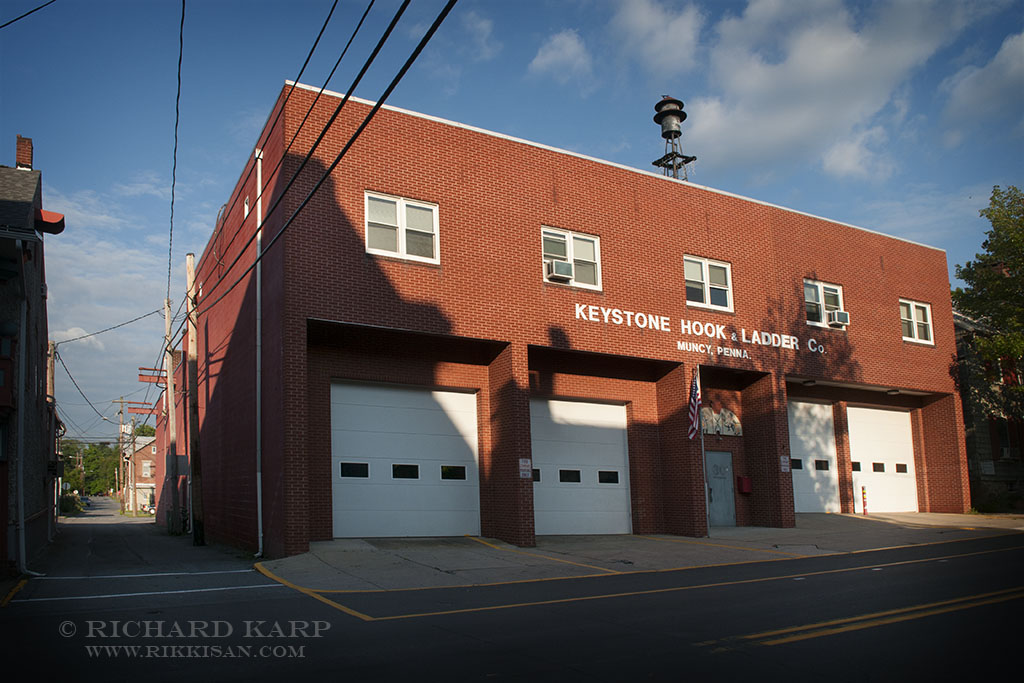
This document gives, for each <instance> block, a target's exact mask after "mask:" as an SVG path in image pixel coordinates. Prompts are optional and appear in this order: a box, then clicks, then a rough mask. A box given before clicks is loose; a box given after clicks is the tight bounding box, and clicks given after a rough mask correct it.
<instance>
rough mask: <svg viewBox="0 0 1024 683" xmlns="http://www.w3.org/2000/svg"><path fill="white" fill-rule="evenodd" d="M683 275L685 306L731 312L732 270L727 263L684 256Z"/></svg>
mask: <svg viewBox="0 0 1024 683" xmlns="http://www.w3.org/2000/svg"><path fill="white" fill-rule="evenodd" d="M683 275H684V277H685V278H686V305H687V306H700V307H703V308H716V309H719V310H722V311H731V310H732V268H731V267H730V265H729V264H728V263H725V262H722V261H712V260H710V259H706V258H700V257H697V256H684V257H683Z"/></svg>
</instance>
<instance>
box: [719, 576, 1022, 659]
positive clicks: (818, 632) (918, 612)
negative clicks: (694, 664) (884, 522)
mask: <svg viewBox="0 0 1024 683" xmlns="http://www.w3.org/2000/svg"><path fill="white" fill-rule="evenodd" d="M1020 599H1024V586H1016V587H1014V588H1006V589H1003V590H998V591H992V592H991V593H979V594H977V595H966V596H963V597H960V598H952V599H950V600H940V601H938V602H929V603H925V604H922V605H913V606H911V607H900V608H897V609H889V610H883V611H881V612H872V613H870V614H861V615H858V616H854V617H847V618H845V619H832V620H830V621H820V622H817V623H814V624H805V625H803V626H791V627H789V628H780V629H775V630H773V631H762V632H760V633H751V634H750V635H745V636H740V637H738V638H730V639H726V640H723V641H709V642H706V643H702V644H703V645H716V644H720V645H721V647H718V648H716V651H726V650H730V649H732V648H730V647H729V646H728V645H727V644H726V643H728V642H732V643H736V642H742V643H750V644H754V645H785V644H786V643H795V642H798V641H801V640H811V639H812V638H821V637H824V636H831V635H836V634H838V633H848V632H850V631H859V630H862V629H866V628H874V627H876V626H885V625H887V624H896V623H899V622H901V621H911V620H913V619H920V618H922V617H930V616H934V615H936V614H945V613H947V612H956V611H958V610H963V609H971V608H972V607H981V606H983V605H992V604H995V603H999V602H1007V601H1009V600H1020Z"/></svg>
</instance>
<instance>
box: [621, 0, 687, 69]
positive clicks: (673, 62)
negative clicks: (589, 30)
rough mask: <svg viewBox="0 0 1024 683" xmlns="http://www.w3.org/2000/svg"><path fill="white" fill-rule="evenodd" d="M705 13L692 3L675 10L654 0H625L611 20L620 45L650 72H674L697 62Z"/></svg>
mask: <svg viewBox="0 0 1024 683" xmlns="http://www.w3.org/2000/svg"><path fill="white" fill-rule="evenodd" d="M703 25H704V17H703V15H702V14H701V13H700V10H698V9H697V7H696V6H694V5H687V6H686V7H684V8H683V9H681V10H679V11H678V12H673V11H672V10H670V9H668V8H666V7H665V6H664V5H662V4H661V3H659V2H657V0H627V1H626V2H624V3H622V4H621V5H620V6H619V10H618V12H616V13H615V16H614V17H613V18H612V21H611V28H612V32H613V34H614V36H615V38H616V39H617V40H616V42H620V44H621V46H622V48H623V49H624V50H625V51H626V52H627V53H628V54H630V55H631V56H633V57H635V58H636V59H637V60H639V61H640V62H641V63H642V64H643V65H644V66H646V67H647V68H648V69H650V70H651V71H652V72H654V73H657V74H660V75H663V76H673V75H677V74H679V73H682V72H684V71H688V70H690V69H692V68H693V67H694V66H695V65H696V62H697V60H696V55H697V47H698V44H699V38H700V30H701V27H702V26H703Z"/></svg>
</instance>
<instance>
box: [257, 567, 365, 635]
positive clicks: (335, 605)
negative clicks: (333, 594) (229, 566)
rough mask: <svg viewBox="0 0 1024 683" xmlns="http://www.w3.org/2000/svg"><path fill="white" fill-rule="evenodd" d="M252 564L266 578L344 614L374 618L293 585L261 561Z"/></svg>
mask: <svg viewBox="0 0 1024 683" xmlns="http://www.w3.org/2000/svg"><path fill="white" fill-rule="evenodd" d="M253 566H254V567H255V569H256V571H258V572H259V573H260V574H263V575H264V576H266V577H267V578H268V579H271V580H272V581H277V582H278V583H280V584H283V585H285V586H288V588H291V589H292V590H296V591H298V592H300V593H302V594H304V595H308V596H309V597H311V598H313V599H314V600H319V601H320V602H322V603H324V604H325V605H330V606H331V607H333V608H335V609H338V610H341V611H342V612H344V613H345V614H348V615H351V616H353V617H356V618H357V619H362V620H363V621H375V619H374V618H373V617H371V616H369V615H367V614H363V613H362V612H357V611H356V610H354V609H352V608H351V607H346V606H345V605H342V604H339V603H337V602H334V601H333V600H328V599H327V598H325V597H324V596H322V595H318V594H317V592H316V591H314V590H312V589H309V588H303V587H302V586H297V585H295V584H294V583H292V582H291V581H288V580H287V579H282V578H281V577H280V576H278V575H276V574H274V573H273V572H272V571H270V570H269V569H267V568H266V567H265V566H263V563H262V562H257V563H256V564H255V565H253Z"/></svg>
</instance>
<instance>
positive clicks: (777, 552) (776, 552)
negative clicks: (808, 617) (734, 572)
mask: <svg viewBox="0 0 1024 683" xmlns="http://www.w3.org/2000/svg"><path fill="white" fill-rule="evenodd" d="M638 538H646V539H647V540H649V541H663V542H665V543H684V544H687V545H706V546H709V547H711V548H728V549H729V550H750V551H751V552H757V553H771V554H773V555H785V556H787V557H814V555H803V554H801V553H787V552H784V551H782V550H769V549H767V548H746V547H744V546H740V545H725V544H724V543H708V542H707V541H691V540H689V539H684V538H658V537H657V536H638Z"/></svg>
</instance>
